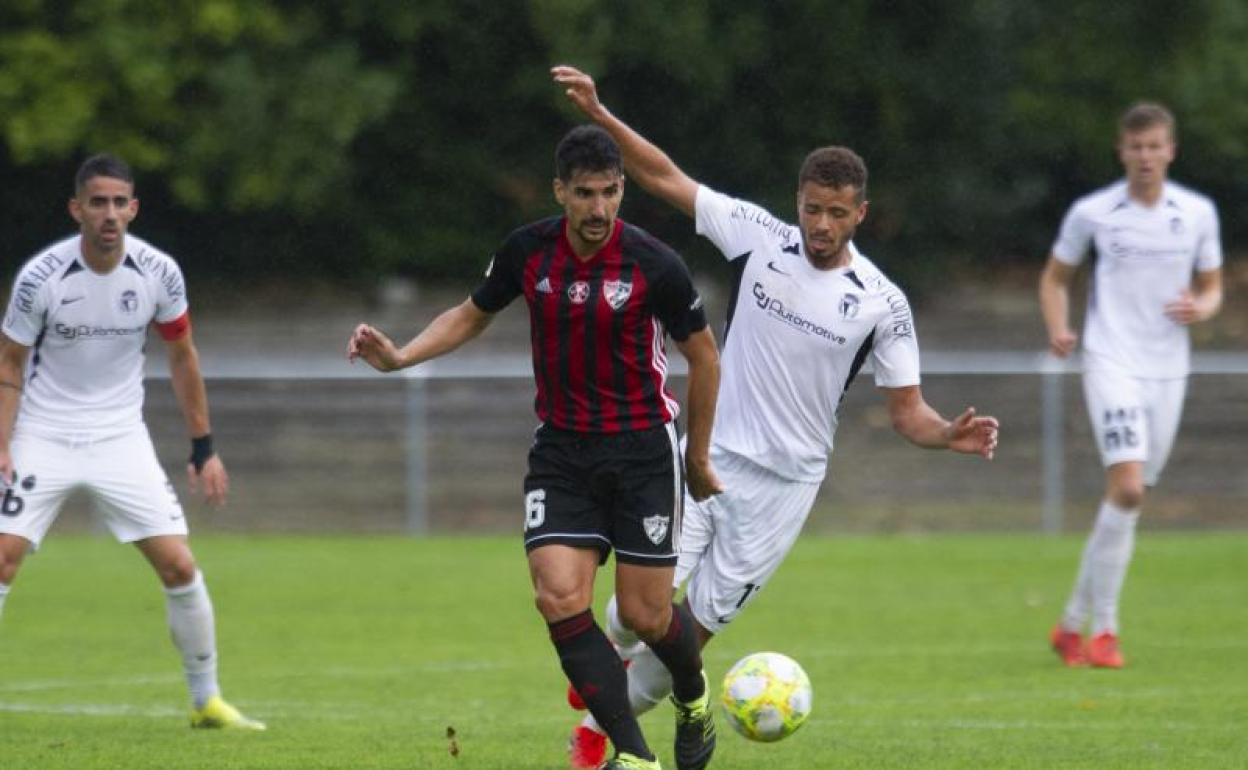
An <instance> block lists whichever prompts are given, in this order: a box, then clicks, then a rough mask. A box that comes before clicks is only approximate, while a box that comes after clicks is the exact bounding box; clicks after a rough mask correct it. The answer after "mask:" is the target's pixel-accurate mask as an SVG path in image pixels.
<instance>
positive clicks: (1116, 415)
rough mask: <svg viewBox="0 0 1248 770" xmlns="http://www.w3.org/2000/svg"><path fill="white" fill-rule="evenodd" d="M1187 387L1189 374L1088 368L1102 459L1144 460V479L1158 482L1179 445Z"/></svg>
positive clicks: (1087, 392)
mask: <svg viewBox="0 0 1248 770" xmlns="http://www.w3.org/2000/svg"><path fill="white" fill-rule="evenodd" d="M1186 392H1187V380H1186V379H1173V380H1147V379H1140V378H1138V377H1131V376H1129V375H1125V374H1120V373H1118V372H1113V371H1104V370H1095V371H1090V372H1085V373H1084V375H1083V395H1084V400H1085V401H1086V402H1087V405H1088V418H1089V419H1090V420H1091V421H1092V433H1093V434H1095V436H1096V445H1097V447H1098V448H1099V449H1100V450H1101V462H1102V464H1104V466H1105V467H1106V468H1108V467H1109V466H1111V465H1117V464H1118V463H1126V462H1140V463H1144V483H1145V484H1147V485H1149V486H1153V485H1154V484H1156V483H1157V479H1158V478H1159V477H1160V476H1161V471H1162V469H1163V468H1165V467H1166V460H1168V459H1169V457H1170V449H1171V448H1172V447H1173V446H1174V437H1175V435H1176V434H1177V433H1178V430H1179V420H1180V418H1181V417H1182V416H1183V397H1184V395H1185V394H1186Z"/></svg>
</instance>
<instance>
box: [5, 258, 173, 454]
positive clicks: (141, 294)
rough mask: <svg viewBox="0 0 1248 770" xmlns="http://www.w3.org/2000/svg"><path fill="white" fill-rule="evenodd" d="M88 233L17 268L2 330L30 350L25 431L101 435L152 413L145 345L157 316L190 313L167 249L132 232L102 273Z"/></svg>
mask: <svg viewBox="0 0 1248 770" xmlns="http://www.w3.org/2000/svg"><path fill="white" fill-rule="evenodd" d="M81 241H82V239H81V236H74V237H72V238H68V239H66V240H63V241H61V242H59V243H56V244H53V245H52V246H50V247H49V248H47V249H45V250H44V251H43V252H41V253H40V254H38V255H36V256H35V257H33V258H31V259H30V260H29V261H28V262H27V263H26V264H25V265H23V266H22V269H21V270H20V271H18V274H17V280H16V281H15V282H14V284H13V293H12V296H11V297H10V298H9V306H8V310H7V312H6V313H5V316H4V325H3V327H2V328H3V331H4V334H5V335H6V336H7V337H9V338H10V339H12V340H14V341H15V342H18V343H20V344H22V345H26V346H29V347H30V348H31V352H30V359H29V360H28V361H27V364H26V373H25V375H26V382H25V384H24V392H23V393H22V400H21V407H20V410H19V412H18V425H19V427H20V428H21V429H22V430H27V429H31V430H36V431H40V432H44V433H47V432H49V431H51V432H53V433H64V432H72V433H75V434H84V435H99V434H103V433H108V432H112V431H115V430H116V429H118V428H124V427H129V426H133V425H135V424H138V423H141V422H142V420H143V417H142V410H143V346H144V343H145V341H146V339H147V328H148V325H149V324H150V323H152V322H153V321H155V322H156V323H167V322H169V321H174V320H177V319H178V318H180V317H181V316H182V315H183V314H184V313H186V311H187V301H186V285H185V283H184V282H183V280H182V272H181V270H179V269H178V265H177V263H176V262H174V261H173V259H172V258H171V257H169V256H168V255H167V254H165V253H163V252H161V251H159V250H157V249H155V248H153V247H152V246H150V245H149V244H147V243H146V242H144V241H142V240H140V239H139V238H136V237H134V236H131V235H127V236H126V240H125V244H124V246H125V256H124V257H123V258H122V260H121V262H120V263H119V264H118V265H117V267H115V268H113V270H112V271H111V272H109V273H108V274H106V275H101V274H99V273H96V272H94V271H93V270H91V268H89V267H87V265H86V262H85V261H84V260H83V258H82V245H81Z"/></svg>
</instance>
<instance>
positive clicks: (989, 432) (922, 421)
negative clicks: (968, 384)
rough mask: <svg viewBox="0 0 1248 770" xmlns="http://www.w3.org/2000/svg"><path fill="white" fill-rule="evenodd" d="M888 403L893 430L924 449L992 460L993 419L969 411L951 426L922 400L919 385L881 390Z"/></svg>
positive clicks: (994, 425) (971, 408)
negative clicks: (959, 453) (941, 450)
mask: <svg viewBox="0 0 1248 770" xmlns="http://www.w3.org/2000/svg"><path fill="white" fill-rule="evenodd" d="M882 390H883V391H884V393H885V394H886V397H887V399H888V414H889V417H891V418H892V421H893V429H894V430H896V431H897V432H898V433H900V434H901V435H902V436H905V437H906V438H907V439H909V440H910V442H911V443H913V444H917V445H918V446H921V447H923V448H925V449H949V450H952V451H954V452H961V453H963V454H973V455H979V456H980V457H983V458H984V459H986V460H991V459H992V456H993V454H994V453H995V452H996V450H997V431H998V427H999V426H998V424H997V418H995V417H980V416H979V415H977V414H975V407H969V408H967V410H966V411H964V412H963V413H962V414H960V415H958V417H957V418H956V419H954V420H953V421H952V422H951V421H949V420H946V419H945V418H944V417H941V416H940V413H939V412H937V411H936V410H935V409H933V408H932V407H931V406H929V405H928V403H927V402H926V401H924V400H923V391H921V390H920V389H919V386H918V385H910V386H908V387H904V388H882Z"/></svg>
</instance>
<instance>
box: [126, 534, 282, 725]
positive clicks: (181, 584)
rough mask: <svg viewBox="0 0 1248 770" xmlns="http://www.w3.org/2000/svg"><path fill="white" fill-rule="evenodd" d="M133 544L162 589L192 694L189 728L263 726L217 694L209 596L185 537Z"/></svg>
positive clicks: (170, 537) (215, 659) (169, 536)
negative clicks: (148, 564) (150, 568)
mask: <svg viewBox="0 0 1248 770" xmlns="http://www.w3.org/2000/svg"><path fill="white" fill-rule="evenodd" d="M135 546H136V547H137V548H138V549H139V551H140V552H142V554H143V555H144V556H145V557H146V558H147V560H148V562H149V563H150V564H151V565H152V568H153V569H154V570H155V571H156V575H157V577H159V578H160V582H161V584H162V585H163V586H164V589H165V608H166V611H167V615H168V622H169V633H170V636H171V637H172V638H173V644H174V646H175V647H177V648H178V652H179V653H181V655H182V667H183V670H184V671H185V672H186V683H187V687H188V688H189V689H190V693H191V702H192V705H193V708H192V711H191V726H192V727H208V728H231V729H244V730H263V729H265V725H264V723H263V722H258V721H256V720H254V719H249V718H248V717H246V716H243V715H242V714H241V713H239V711H238V709H236V708H234V707H233V706H231V705H230V704H229V703H227V702H226V701H225V700H224V699H223V698H222V697H221V688H220V685H219V684H218V682H217V639H216V621H215V618H214V616H213V610H212V600H211V599H210V598H209V596H208V588H207V587H206V586H205V584H204V578H203V574H202V573H200V571H199V569H198V568H197V567H196V565H195V557H194V556H193V555H192V554H191V549H190V546H189V545H188V544H187V542H186V538H185V537H183V536H181V535H162V536H159V537H150V538H147V539H145V540H140V541H138V542H136V543H135Z"/></svg>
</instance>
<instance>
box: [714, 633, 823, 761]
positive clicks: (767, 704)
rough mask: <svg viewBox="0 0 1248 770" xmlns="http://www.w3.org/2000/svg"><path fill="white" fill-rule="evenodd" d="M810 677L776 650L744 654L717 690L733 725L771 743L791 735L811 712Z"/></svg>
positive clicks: (749, 734)
mask: <svg viewBox="0 0 1248 770" xmlns="http://www.w3.org/2000/svg"><path fill="white" fill-rule="evenodd" d="M812 697H813V692H812V691H811V689H810V678H809V677H807V676H806V672H805V671H803V670H802V667H801V666H799V665H798V664H797V661H795V660H793V659H792V658H790V657H788V656H787V655H781V654H780V653H778V652H755V653H753V654H751V655H746V656H745V657H744V658H742V659H741V660H739V661H737V664H736V665H735V666H733V667H732V668H731V669H729V670H728V673H727V674H726V675H725V676H724V686H723V689H722V691H721V692H720V702H721V704H722V705H723V707H724V714H725V715H726V716H727V717H728V723H729V724H731V725H732V727H733V729H735V730H736V731H737V732H739V733H741V734H742V735H744V736H745V737H746V738H749V739H750V740H752V741H763V742H766V743H770V742H772V741H778V740H780V739H781V738H784V737H787V736H789V735H792V734H793V732H794V731H795V730H797V728H799V727H801V726H802V724H803V723H805V722H806V717H808V716H810V707H811V699H812Z"/></svg>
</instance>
